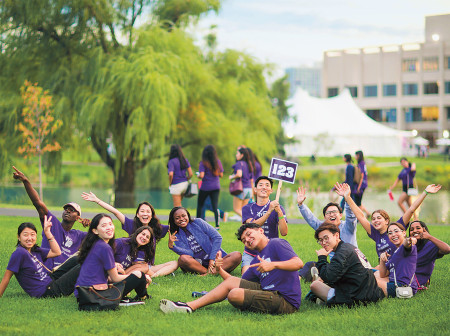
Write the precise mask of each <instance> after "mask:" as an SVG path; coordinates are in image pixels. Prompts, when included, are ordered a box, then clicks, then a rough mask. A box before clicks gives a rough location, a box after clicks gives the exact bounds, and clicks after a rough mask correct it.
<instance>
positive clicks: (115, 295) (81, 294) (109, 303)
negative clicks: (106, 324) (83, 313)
mask: <svg viewBox="0 0 450 336" xmlns="http://www.w3.org/2000/svg"><path fill="white" fill-rule="evenodd" d="M124 289H125V281H121V282H117V283H115V284H109V285H108V289H105V290H97V289H95V288H94V286H77V290H78V309H79V310H114V309H117V308H119V303H120V300H121V299H122V293H123V290H124Z"/></svg>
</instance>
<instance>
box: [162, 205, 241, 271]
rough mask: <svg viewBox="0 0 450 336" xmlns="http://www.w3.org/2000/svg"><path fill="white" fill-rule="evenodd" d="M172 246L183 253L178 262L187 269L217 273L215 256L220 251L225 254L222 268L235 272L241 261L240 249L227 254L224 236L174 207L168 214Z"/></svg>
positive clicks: (179, 253) (184, 269) (178, 252)
mask: <svg viewBox="0 0 450 336" xmlns="http://www.w3.org/2000/svg"><path fill="white" fill-rule="evenodd" d="M169 226H170V236H169V248H170V249H171V250H172V251H173V252H175V253H177V254H178V255H180V257H179V258H178V264H179V266H180V268H181V269H182V270H183V271H184V272H188V273H198V274H202V275H204V274H207V273H212V274H216V268H215V267H214V258H215V256H216V253H217V252H218V251H219V250H220V251H222V254H224V255H225V256H224V258H223V268H224V269H225V270H226V271H227V272H231V271H233V270H234V269H235V268H236V267H237V266H238V265H239V263H240V262H241V259H242V256H241V254H240V253H239V252H236V251H235V252H231V253H229V254H226V253H225V251H224V250H222V249H221V244H222V236H221V235H220V234H219V233H218V232H217V230H216V229H214V228H213V227H212V226H211V225H209V224H208V223H207V222H205V221H204V220H203V219H201V218H195V219H191V215H190V214H189V211H187V210H186V209H185V208H183V207H175V208H173V209H172V210H171V211H170V214H169Z"/></svg>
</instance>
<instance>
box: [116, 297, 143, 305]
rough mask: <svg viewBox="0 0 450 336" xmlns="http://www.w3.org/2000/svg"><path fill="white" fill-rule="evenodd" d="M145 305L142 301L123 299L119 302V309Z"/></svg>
mask: <svg viewBox="0 0 450 336" xmlns="http://www.w3.org/2000/svg"><path fill="white" fill-rule="evenodd" d="M143 304H145V302H144V301H141V300H137V299H132V298H123V299H122V300H120V303H119V306H120V307H129V306H135V305H143Z"/></svg>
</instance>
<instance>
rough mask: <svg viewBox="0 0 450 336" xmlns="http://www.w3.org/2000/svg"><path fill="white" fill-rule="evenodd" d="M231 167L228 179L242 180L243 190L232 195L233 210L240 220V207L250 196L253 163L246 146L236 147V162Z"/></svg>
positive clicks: (245, 203)
mask: <svg viewBox="0 0 450 336" xmlns="http://www.w3.org/2000/svg"><path fill="white" fill-rule="evenodd" d="M232 168H233V174H231V175H230V176H229V179H230V180H234V179H237V178H240V179H241V180H242V186H243V191H242V192H241V193H240V194H239V195H236V196H233V210H234V212H235V213H236V214H237V216H239V218H240V219H239V220H241V217H242V208H243V207H244V206H245V205H247V203H248V202H249V200H250V199H251V198H252V186H253V173H252V172H253V164H252V158H251V157H250V153H249V151H248V150H247V148H244V147H239V148H238V149H237V151H236V163H235V164H234V165H233V167H232Z"/></svg>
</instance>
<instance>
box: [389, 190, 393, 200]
mask: <svg viewBox="0 0 450 336" xmlns="http://www.w3.org/2000/svg"><path fill="white" fill-rule="evenodd" d="M388 195H389V199H390V200H391V201H393V200H394V195H393V194H392V190H391V189H388Z"/></svg>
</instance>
